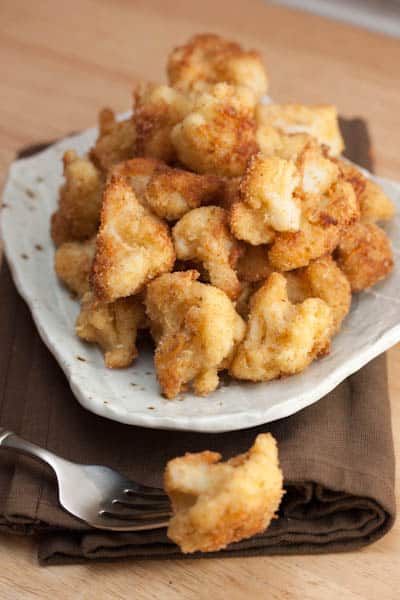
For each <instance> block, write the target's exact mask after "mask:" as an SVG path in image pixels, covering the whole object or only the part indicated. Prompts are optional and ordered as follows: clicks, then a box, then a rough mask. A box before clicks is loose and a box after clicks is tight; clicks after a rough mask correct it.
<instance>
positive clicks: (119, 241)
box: [91, 177, 175, 302]
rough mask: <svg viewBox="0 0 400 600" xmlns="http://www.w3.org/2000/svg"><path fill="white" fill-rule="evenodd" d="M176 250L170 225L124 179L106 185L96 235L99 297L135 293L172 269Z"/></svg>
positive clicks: (106, 299)
mask: <svg viewBox="0 0 400 600" xmlns="http://www.w3.org/2000/svg"><path fill="white" fill-rule="evenodd" d="M174 261H175V252H174V246H173V243H172V240H171V238H170V233H169V228H168V225H166V224H165V223H164V222H163V221H161V220H160V219H159V218H158V217H156V216H155V215H153V214H151V213H150V212H149V210H148V209H147V208H146V207H145V206H143V205H142V204H141V203H140V202H139V200H138V199H137V197H136V195H135V193H134V191H133V190H132V188H131V187H130V186H129V184H128V183H127V182H126V181H125V179H124V178H118V177H114V178H113V179H111V181H110V182H109V183H108V184H107V187H106V190H105V192H104V199H103V206H102V210H101V224H100V229H99V233H98V235H97V246H96V254H95V258H94V262H93V269H92V275H91V283H92V287H93V290H94V292H95V293H96V296H97V297H98V298H99V299H100V300H102V301H104V302H111V301H112V300H116V299H117V298H121V297H124V296H132V295H133V294H136V293H138V292H140V291H141V289H142V288H143V286H144V285H145V284H146V283H147V282H148V281H150V280H151V279H153V278H154V277H157V275H160V274H161V273H165V272H167V271H171V270H172V267H173V265H174Z"/></svg>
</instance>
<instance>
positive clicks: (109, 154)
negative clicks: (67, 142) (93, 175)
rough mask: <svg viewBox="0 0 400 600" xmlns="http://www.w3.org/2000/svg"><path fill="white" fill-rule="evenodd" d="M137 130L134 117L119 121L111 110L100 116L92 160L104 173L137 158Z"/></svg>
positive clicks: (91, 153) (102, 112) (105, 109)
mask: <svg viewBox="0 0 400 600" xmlns="http://www.w3.org/2000/svg"><path fill="white" fill-rule="evenodd" d="M135 143H136V128H135V123H134V121H133V119H132V117H129V118H128V119H125V120H124V121H117V120H116V118H115V114H114V112H113V111H112V110H111V109H110V108H103V110H102V111H100V114H99V135H98V138H97V140H96V143H95V145H94V146H93V148H92V149H91V150H90V158H91V159H92V160H93V162H94V163H95V165H96V166H97V167H98V168H99V169H101V171H103V172H104V173H107V171H108V170H109V169H110V168H111V167H112V166H114V165H115V164H117V163H119V162H122V161H123V160H127V159H129V158H132V157H133V156H135Z"/></svg>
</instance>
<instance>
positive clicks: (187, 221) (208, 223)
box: [172, 206, 240, 299]
mask: <svg viewBox="0 0 400 600" xmlns="http://www.w3.org/2000/svg"><path fill="white" fill-rule="evenodd" d="M172 239H173V241H174V246H175V252H176V257H177V258H178V259H180V260H193V261H195V262H200V263H201V264H202V266H203V267H204V269H205V270H206V271H207V272H208V275H209V280H210V282H211V283H212V285H215V287H218V288H220V289H221V290H223V291H224V292H225V293H226V294H227V295H228V296H229V297H230V298H232V299H234V298H236V297H237V296H238V295H239V292H240V283H239V280H238V277H237V275H236V272H235V270H234V266H235V264H236V261H237V258H238V256H239V254H240V245H239V242H238V241H237V240H235V238H234V237H233V235H232V234H231V232H230V231H229V227H228V215H227V213H226V211H225V210H224V209H223V208H220V207H219V206H201V207H200V208H195V209H193V210H191V211H190V212H188V213H187V214H186V215H185V216H184V217H182V219H181V220H180V221H178V223H177V224H176V225H175V226H174V228H173V230H172Z"/></svg>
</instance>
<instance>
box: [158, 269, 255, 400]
mask: <svg viewBox="0 0 400 600" xmlns="http://www.w3.org/2000/svg"><path fill="white" fill-rule="evenodd" d="M198 275H199V274H198V272H197V271H184V272H175V273H171V274H165V275H161V276H160V277H158V278H157V279H155V280H154V281H152V282H151V283H149V284H148V286H147V295H146V312H147V315H148V317H149V319H150V323H151V329H152V333H153V336H154V337H155V338H156V341H157V348H156V352H155V357H154V361H155V366H156V371H157V378H158V381H159V383H160V386H161V389H162V391H163V393H164V395H165V396H166V397H167V398H174V397H175V396H176V395H177V394H179V392H181V391H184V390H185V389H186V388H187V384H189V383H190V382H193V387H194V391H195V393H196V394H199V395H206V394H209V393H210V392H212V391H213V390H215V389H216V387H217V386H218V371H219V370H221V369H224V368H226V367H227V366H228V364H229V361H230V360H231V357H232V354H233V352H234V350H235V347H236V345H237V344H238V342H240V340H241V339H242V337H243V335H244V329H245V326H244V323H243V320H242V319H241V317H240V316H239V315H238V314H237V312H236V311H235V308H234V306H233V304H232V302H231V300H230V299H229V298H228V296H227V295H226V294H225V293H224V292H223V291H222V290H220V289H218V288H216V287H213V286H211V285H208V284H204V283H199V282H198V281H196V279H197V278H198Z"/></svg>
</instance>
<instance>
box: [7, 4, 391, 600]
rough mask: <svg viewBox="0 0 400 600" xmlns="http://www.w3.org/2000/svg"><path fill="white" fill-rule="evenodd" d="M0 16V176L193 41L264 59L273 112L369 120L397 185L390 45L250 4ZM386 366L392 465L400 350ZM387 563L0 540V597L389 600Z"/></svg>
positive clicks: (382, 170)
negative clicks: (74, 554) (123, 555)
mask: <svg viewBox="0 0 400 600" xmlns="http://www.w3.org/2000/svg"><path fill="white" fill-rule="evenodd" d="M0 10H1V18H0V55H1V58H2V60H1V64H0V69H1V72H0V75H1V79H0V80H1V82H2V94H1V95H0V111H1V115H2V118H1V121H0V166H1V169H0V173H1V174H0V176H1V177H2V178H4V175H5V172H6V167H7V165H8V164H9V163H10V162H11V161H12V160H13V158H14V156H15V153H16V151H17V150H18V149H19V148H21V147H22V146H25V145H29V144H34V143H37V142H39V141H47V140H51V139H55V138H59V137H61V136H63V135H65V134H66V133H68V132H70V131H78V130H80V129H83V128H85V127H87V126H88V125H91V124H93V123H94V122H95V119H96V113H97V111H98V108H99V107H100V106H104V105H110V106H113V107H114V108H115V109H116V110H123V109H126V108H129V106H130V94H131V87H132V84H133V83H134V82H135V81H137V80H139V79H141V78H146V79H155V80H159V79H163V78H164V75H163V66H164V64H165V55H166V52H167V51H168V49H169V48H170V47H171V46H173V45H175V44H177V43H180V42H182V41H183V40H185V38H187V37H188V36H189V35H190V34H192V33H194V32H199V31H217V32H220V33H222V34H225V35H228V36H232V37H234V38H237V39H238V40H240V41H242V42H243V43H244V44H248V45H252V46H255V47H257V48H259V49H260V50H262V52H263V54H264V56H265V60H266V63H267V65H268V68H269V73H270V79H271V93H272V95H273V96H274V98H276V99H277V100H281V101H289V100H295V101H300V102H301V101H304V102H327V101H328V102H332V103H335V104H337V106H338V107H339V111H340V113H341V114H343V115H344V116H362V117H363V118H365V119H367V120H368V123H369V125H370V129H371V135H372V139H373V141H374V144H375V146H374V148H375V149H374V155H375V164H376V170H377V172H378V174H381V175H386V176H389V177H394V178H395V177H397V178H399V173H400V155H399V151H398V135H399V131H400V111H399V110H398V98H399V92H400V79H399V77H398V65H399V64H400V43H399V41H398V40H397V39H394V38H388V37H384V36H381V35H377V34H372V33H368V32H366V31H362V30H358V29H355V28H351V27H348V26H344V25H341V24H338V23H334V22H329V21H325V20H323V19H321V18H319V17H314V16H311V15H308V14H305V13H304V14H303V13H298V12H294V11H289V10H287V9H282V8H277V7H274V6H271V5H266V4H263V3H261V2H255V1H248V0H236V1H235V0H222V1H220V2H216V1H215V0H202V1H201V2H188V1H183V0H175V1H169V0H168V1H163V0H135V1H129V0H114V1H113V2H111V1H110V0H109V1H106V0H80V1H79V2H78V0H70V1H69V2H68V3H61V2H54V1H52V0H37V1H36V2H30V1H29V0H2V2H1V9H0ZM388 356H389V383H390V395H391V400H392V406H393V427H394V432H395V443H396V451H397V456H400V441H399V440H400V378H399V377H398V372H399V369H400V347H397V348H394V349H392V350H391V351H390V352H389V355H388ZM397 482H399V469H398V470H397ZM397 491H398V496H397V497H398V499H400V496H399V485H397ZM399 556H400V525H399V524H398V523H397V524H396V525H395V527H394V529H393V530H392V531H391V532H390V533H389V534H388V535H387V536H386V537H385V538H384V539H382V540H381V541H379V542H378V543H376V544H374V545H373V546H371V547H368V548H366V549H365V550H363V551H362V552H356V553H351V554H344V555H328V556H310V557H307V556H302V557H296V556H293V557H271V558H234V559H220V560H211V559H208V560H207V559H205V560H201V561H199V560H185V561H175V562H174V561H166V562H157V561H142V562H132V561H130V562H128V561H123V562H118V563H112V564H94V565H82V566H68V567H51V568H48V569H43V568H39V567H38V566H37V562H36V556H35V544H34V540H31V539H26V538H16V537H11V536H0V564H1V568H0V599H1V600H20V599H21V598H24V600H31V599H32V600H33V599H37V598H40V599H47V598H53V597H55V598H57V599H59V600H63V599H69V598H74V599H79V600H81V599H82V600H92V599H93V598H96V599H103V598H104V599H105V598H111V597H112V598H116V599H117V598H131V597H134V598H143V599H153V598H154V599H156V598H157V599H160V598H162V599H165V600H169V599H172V598H196V599H198V598H209V597H210V596H212V598H213V599H214V598H227V597H229V598H232V599H233V600H235V599H236V598H244V597H251V598H253V597H261V598H264V597H268V598H271V599H276V600H278V599H279V600H282V599H285V600H290V599H297V598H299V599H300V598H301V599H302V600H314V599H315V600H320V599H321V598H324V600H331V599H332V600H333V599H334V600H337V598H338V597H340V598H345V599H349V600H356V599H357V600H361V599H363V600H369V599H371V600H375V599H376V598H377V597H379V598H380V600H391V599H393V600H394V599H395V598H396V599H397V598H398V593H399V592H398V590H399V589H400V569H399Z"/></svg>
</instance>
